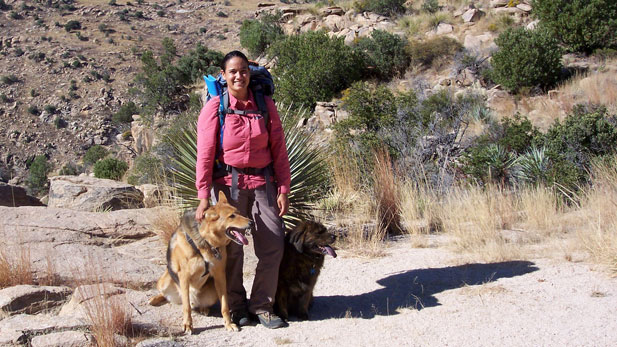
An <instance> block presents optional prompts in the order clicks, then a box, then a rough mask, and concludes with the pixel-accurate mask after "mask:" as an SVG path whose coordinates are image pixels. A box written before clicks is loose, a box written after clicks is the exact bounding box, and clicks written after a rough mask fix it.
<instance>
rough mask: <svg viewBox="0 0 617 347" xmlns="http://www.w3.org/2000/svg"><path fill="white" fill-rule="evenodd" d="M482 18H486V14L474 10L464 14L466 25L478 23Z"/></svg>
mask: <svg viewBox="0 0 617 347" xmlns="http://www.w3.org/2000/svg"><path fill="white" fill-rule="evenodd" d="M482 16H484V12H482V11H480V10H478V9H476V8H472V9H469V10H467V11H466V12H465V13H463V15H462V18H463V21H464V22H465V23H471V22H477V21H478V20H479V19H480V18H481V17H482Z"/></svg>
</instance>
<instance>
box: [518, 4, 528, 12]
mask: <svg viewBox="0 0 617 347" xmlns="http://www.w3.org/2000/svg"><path fill="white" fill-rule="evenodd" d="M516 8H518V9H519V10H522V11H525V12H527V13H529V12H531V10H532V7H531V6H530V5H528V4H518V5H516Z"/></svg>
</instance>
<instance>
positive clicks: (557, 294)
mask: <svg viewBox="0 0 617 347" xmlns="http://www.w3.org/2000/svg"><path fill="white" fill-rule="evenodd" d="M338 253H339V257H338V258H336V259H333V258H329V257H328V259H327V260H326V263H325V267H324V269H323V271H322V273H321V276H320V278H319V281H318V283H317V286H316V288H315V302H314V306H313V308H312V310H311V319H310V320H309V321H305V322H300V321H294V320H292V321H291V322H290V326H289V327H288V328H284V329H277V330H269V329H266V328H264V327H262V326H260V325H257V326H249V327H244V328H243V329H242V330H241V331H240V332H237V333H233V332H227V331H225V329H224V328H223V326H222V319H221V318H220V314H219V313H216V315H217V316H212V317H206V316H199V315H197V314H194V319H195V322H194V323H195V328H196V332H195V335H193V336H188V337H184V336H181V337H176V338H175V339H174V340H175V341H176V343H177V344H178V345H185V346H205V345H208V346H224V345H225V346H228V345H232V346H239V345H243V346H277V345H292V346H615V345H617V278H611V277H610V275H609V274H608V273H606V272H603V270H602V269H601V268H600V267H598V266H595V265H592V264H587V263H583V262H578V263H575V262H567V261H566V260H563V259H562V260H555V259H534V260H529V261H508V262H499V263H489V264H482V263H471V264H465V265H457V264H460V263H461V261H460V259H461V256H460V255H457V254H453V253H451V252H449V251H447V250H445V249H444V248H421V249H418V248H412V247H411V246H410V242H409V240H406V239H401V240H398V241H395V242H391V243H389V244H388V246H387V249H386V253H387V255H386V256H384V257H382V258H377V259H362V258H357V257H353V256H351V255H350V254H349V253H347V252H345V251H344V250H340V251H339V252H338ZM247 257H248V263H249V264H250V263H252V262H253V261H254V259H253V256H252V255H250V254H249V255H247ZM250 272H251V270H250V266H247V276H248V277H250ZM247 282H249V283H247V288H250V281H247ZM165 307H166V311H167V312H168V313H169V316H168V319H165V320H166V321H168V322H170V321H173V322H178V323H177V324H178V325H177V326H176V327H175V329H174V327H172V330H178V329H179V321H180V320H179V318H180V316H179V313H180V311H179V308H178V307H174V308H171V309H170V306H169V305H165ZM173 317H177V318H178V320H176V319H174V318H173ZM174 324H175V323H174ZM150 342H154V341H150Z"/></svg>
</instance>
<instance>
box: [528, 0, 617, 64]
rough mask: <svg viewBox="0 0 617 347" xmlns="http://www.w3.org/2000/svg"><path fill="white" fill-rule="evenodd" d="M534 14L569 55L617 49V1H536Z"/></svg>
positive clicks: (534, 2)
mask: <svg viewBox="0 0 617 347" xmlns="http://www.w3.org/2000/svg"><path fill="white" fill-rule="evenodd" d="M532 6H533V14H534V15H535V16H536V17H537V18H538V19H540V24H541V25H542V26H544V27H546V28H547V29H548V30H549V31H550V32H551V33H552V34H553V35H554V37H555V38H556V39H558V40H560V41H561V43H563V44H565V45H566V46H567V48H568V49H569V50H570V51H573V52H586V53H591V52H592V51H593V50H594V49H596V48H611V47H612V48H617V35H615V33H616V32H617V2H616V1H615V0H533V2H532Z"/></svg>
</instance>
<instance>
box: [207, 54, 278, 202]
mask: <svg viewBox="0 0 617 347" xmlns="http://www.w3.org/2000/svg"><path fill="white" fill-rule="evenodd" d="M249 69H250V74H251V77H250V81H249V89H250V90H251V91H252V93H253V97H254V98H255V102H256V103H257V108H258V110H243V111H238V110H232V109H230V108H229V92H228V90H227V81H225V79H224V78H223V75H222V74H219V75H218V76H217V77H214V76H212V75H208V76H203V78H204V80H205V81H206V88H207V91H208V95H207V97H206V102H207V101H208V100H210V99H212V98H213V97H215V96H217V95H219V96H220V104H219V112H218V116H219V144H218V146H217V148H216V154H215V161H214V168H213V171H212V179H213V180H214V179H217V178H220V177H224V176H227V174H229V173H231V174H232V181H233V183H232V188H231V198H232V200H237V199H238V188H237V180H238V178H237V176H238V173H250V174H257V175H263V176H264V177H265V179H266V182H267V188H268V190H270V189H272V187H271V184H270V176H271V175H272V174H273V169H272V165H269V166H267V167H266V168H264V169H263V170H250V171H249V170H246V169H244V170H242V169H237V168H235V167H232V166H229V165H227V164H224V163H221V162H220V160H219V159H218V158H219V157H220V154H221V151H222V150H223V133H224V130H225V116H226V115H227V114H239V115H243V116H244V115H246V114H260V115H261V116H262V117H263V118H264V121H265V124H266V127H268V121H269V119H270V118H269V114H268V107H267V105H266V99H265V97H266V96H269V97H272V96H273V94H274V81H273V80H272V75H271V74H270V72H269V71H268V69H266V68H265V67H264V66H259V65H257V64H256V63H253V62H249ZM268 131H269V128H268ZM268 200H270V194H268ZM268 202H269V203H271V202H270V201H268Z"/></svg>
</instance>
